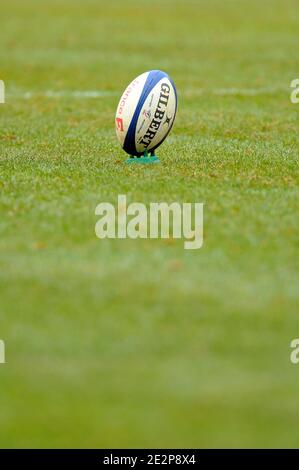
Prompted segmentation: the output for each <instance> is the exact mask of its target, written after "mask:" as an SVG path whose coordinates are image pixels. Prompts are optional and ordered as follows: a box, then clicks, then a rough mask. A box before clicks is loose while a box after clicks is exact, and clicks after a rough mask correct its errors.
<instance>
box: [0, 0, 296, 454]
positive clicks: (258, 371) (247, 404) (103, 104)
mask: <svg viewBox="0 0 299 470" xmlns="http://www.w3.org/2000/svg"><path fill="white" fill-rule="evenodd" d="M0 16H1V29H0V79H3V80H4V81H5V83H6V104H4V105H0V188H1V193H0V199H1V205H0V208H1V218H0V230H1V232H0V233H1V236H0V260H1V271H0V276H1V281H0V289H1V290H0V319H1V322H0V338H1V339H3V340H4V341H5V344H6V358H7V364H5V365H0V397H1V398H0V400H1V401H0V407H1V409H0V446H1V447H18V446H21V447H92V446H96V447H217V446H220V447H240V446H245V447H250V446H257V447H264V446H267V447H290V446H298V442H299V427H298V412H299V401H298V396H299V365H298V366H296V365H292V364H291V362H290V342H291V340H292V339H293V338H297V337H298V336H299V315H298V313H299V288H298V274H299V258H298V249H299V237H298V218H299V176H298V173H299V172H298V162H299V138H298V124H299V105H294V104H291V102H290V91H291V90H290V82H291V80H293V79H294V78H299V61H298V47H297V45H298V30H299V4H298V1H297V0H273V1H270V0H264V1H262V2H261V1H257V0H251V1H249V0H248V1H245V0H244V1H241V0H235V1H222V0H202V1H200V0H199V1H195V0H194V1H191V0H188V1H186V0H184V1H183V0H182V1H179V0H175V1H170V0H163V1H158V0H150V1H146V0H138V1H137V0H136V1H131V0H130V1H126V2H123V1H116V0H112V1H111V2H104V1H102V2H97V1H91V0H85V1H84V2H83V1H79V0H73V1H71V0H69V1H68V0H61V1H58V0H54V1H51V2H50V1H34V0H27V1H26V2H24V1H22V0H10V1H9V2H6V4H4V5H3V4H1V6H0ZM150 69H162V70H165V71H167V72H168V73H169V74H170V75H171V76H172V78H173V79H174V81H175V83H176V85H177V88H178V93H179V110H178V115H177V120H176V123H175V126H174V129H173V131H172V133H171V135H170V137H169V138H168V139H167V140H166V141H165V143H164V144H163V146H162V147H161V148H160V149H159V152H158V155H159V157H160V158H161V164H160V165H157V166H153V167H141V166H138V167H135V166H134V167H133V166H130V167H128V166H126V165H124V164H123V161H124V160H125V158H126V155H125V154H124V152H123V151H122V150H121V149H120V147H119V145H118V142H117V141H116V138H115V132H114V113H115V109H116V105H117V103H118V100H119V97H120V95H121V93H122V91H123V89H124V88H125V86H126V85H127V84H128V83H129V82H130V81H131V80H132V79H133V78H134V77H135V76H137V75H139V74H140V73H142V72H144V71H146V70H150ZM89 91H97V93H98V95H97V96H96V97H92V95H90V94H89V93H86V92H89ZM84 92H85V93H84ZM118 194H126V195H127V199H128V202H133V201H141V202H144V203H146V204H148V203H150V202H156V201H167V202H172V201H179V202H195V201H197V202H204V203H205V209H204V219H205V222H204V246H203V248H202V249H200V250H196V251H187V250H184V249H183V242H182V240H150V239H148V240H137V241H134V240H129V239H128V240H98V239H97V238H96V237H95V233H94V227H95V222H96V220H97V217H96V216H95V215H94V210H95V207H96V205H97V204H98V203H100V202H103V201H108V202H112V203H114V204H115V203H116V200H117V195H118Z"/></svg>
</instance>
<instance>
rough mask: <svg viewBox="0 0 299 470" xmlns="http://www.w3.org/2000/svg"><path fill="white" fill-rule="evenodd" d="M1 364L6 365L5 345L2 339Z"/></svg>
mask: <svg viewBox="0 0 299 470" xmlns="http://www.w3.org/2000/svg"><path fill="white" fill-rule="evenodd" d="M0 364H5V343H4V341H2V339H0Z"/></svg>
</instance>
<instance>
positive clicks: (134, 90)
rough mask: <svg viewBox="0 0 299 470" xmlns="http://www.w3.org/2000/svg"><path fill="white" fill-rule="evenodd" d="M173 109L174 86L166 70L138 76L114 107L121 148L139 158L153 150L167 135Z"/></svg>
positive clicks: (173, 114)
mask: <svg viewBox="0 0 299 470" xmlns="http://www.w3.org/2000/svg"><path fill="white" fill-rule="evenodd" d="M176 110H177V93H176V88H175V85H174V83H173V81H172V80H171V78H170V77H169V76H168V75H167V73H165V72H161V71H160V70H150V71H149V72H145V73H143V74H141V75H139V76H138V77H137V78H135V80H133V81H132V82H131V83H130V85H129V86H128V87H127V88H126V89H125V91H124V93H123V95H122V97H121V99H120V101H119V104H118V106H117V110H116V116H115V127H116V135H117V138H118V140H119V142H120V144H121V146H122V148H123V149H124V150H125V151H126V152H127V153H128V154H129V155H135V156H138V157H140V156H141V155H143V154H144V152H145V151H148V152H149V153H150V152H153V151H154V150H155V149H156V148H157V147H158V146H159V145H160V144H161V143H162V142H163V140H164V139H165V138H166V137H167V135H168V134H169V132H170V130H171V128H172V125H173V122H174V118H175V115H176Z"/></svg>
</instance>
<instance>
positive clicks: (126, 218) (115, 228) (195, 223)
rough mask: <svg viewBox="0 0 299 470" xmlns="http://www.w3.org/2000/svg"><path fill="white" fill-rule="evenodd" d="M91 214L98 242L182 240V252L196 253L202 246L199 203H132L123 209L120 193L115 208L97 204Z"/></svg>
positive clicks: (125, 201) (124, 198) (122, 195)
mask: <svg viewBox="0 0 299 470" xmlns="http://www.w3.org/2000/svg"><path fill="white" fill-rule="evenodd" d="M95 214H96V215H99V216H100V219H99V220H98V221H97V223H96V226H95V233H96V236H97V237H98V238H100V239H103V238H132V239H136V238H184V239H185V241H184V248H185V249H186V250H196V249H198V248H201V247H202V244H203V204H202V203H197V202H196V203H185V202H184V203H183V204H180V203H179V202H172V203H171V204H167V203H166V202H151V203H150V204H149V208H147V207H146V205H145V204H143V203H141V202H133V203H131V204H129V205H128V206H127V198H126V196H125V195H124V194H120V195H118V200H117V207H116V208H115V207H114V206H113V205H112V204H110V203H108V202H101V203H100V204H98V205H97V207H96V209H95Z"/></svg>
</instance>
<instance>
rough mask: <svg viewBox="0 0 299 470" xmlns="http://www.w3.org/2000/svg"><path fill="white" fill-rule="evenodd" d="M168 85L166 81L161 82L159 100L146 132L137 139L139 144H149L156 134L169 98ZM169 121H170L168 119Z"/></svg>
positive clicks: (146, 145)
mask: <svg viewBox="0 0 299 470" xmlns="http://www.w3.org/2000/svg"><path fill="white" fill-rule="evenodd" d="M169 93H170V86H169V85H168V83H162V85H161V91H160V96H159V101H158V104H157V108H156V111H155V114H154V117H153V119H152V121H151V123H150V125H149V127H148V129H147V131H146V134H145V135H144V136H143V138H142V139H141V140H140V141H139V143H140V144H144V146H145V148H147V147H148V146H149V144H150V143H151V141H152V140H153V138H154V137H155V135H156V134H157V132H158V130H159V127H160V125H161V122H162V120H163V118H164V114H165V110H166V108H167V103H168V100H169ZM169 122H170V121H169Z"/></svg>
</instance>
